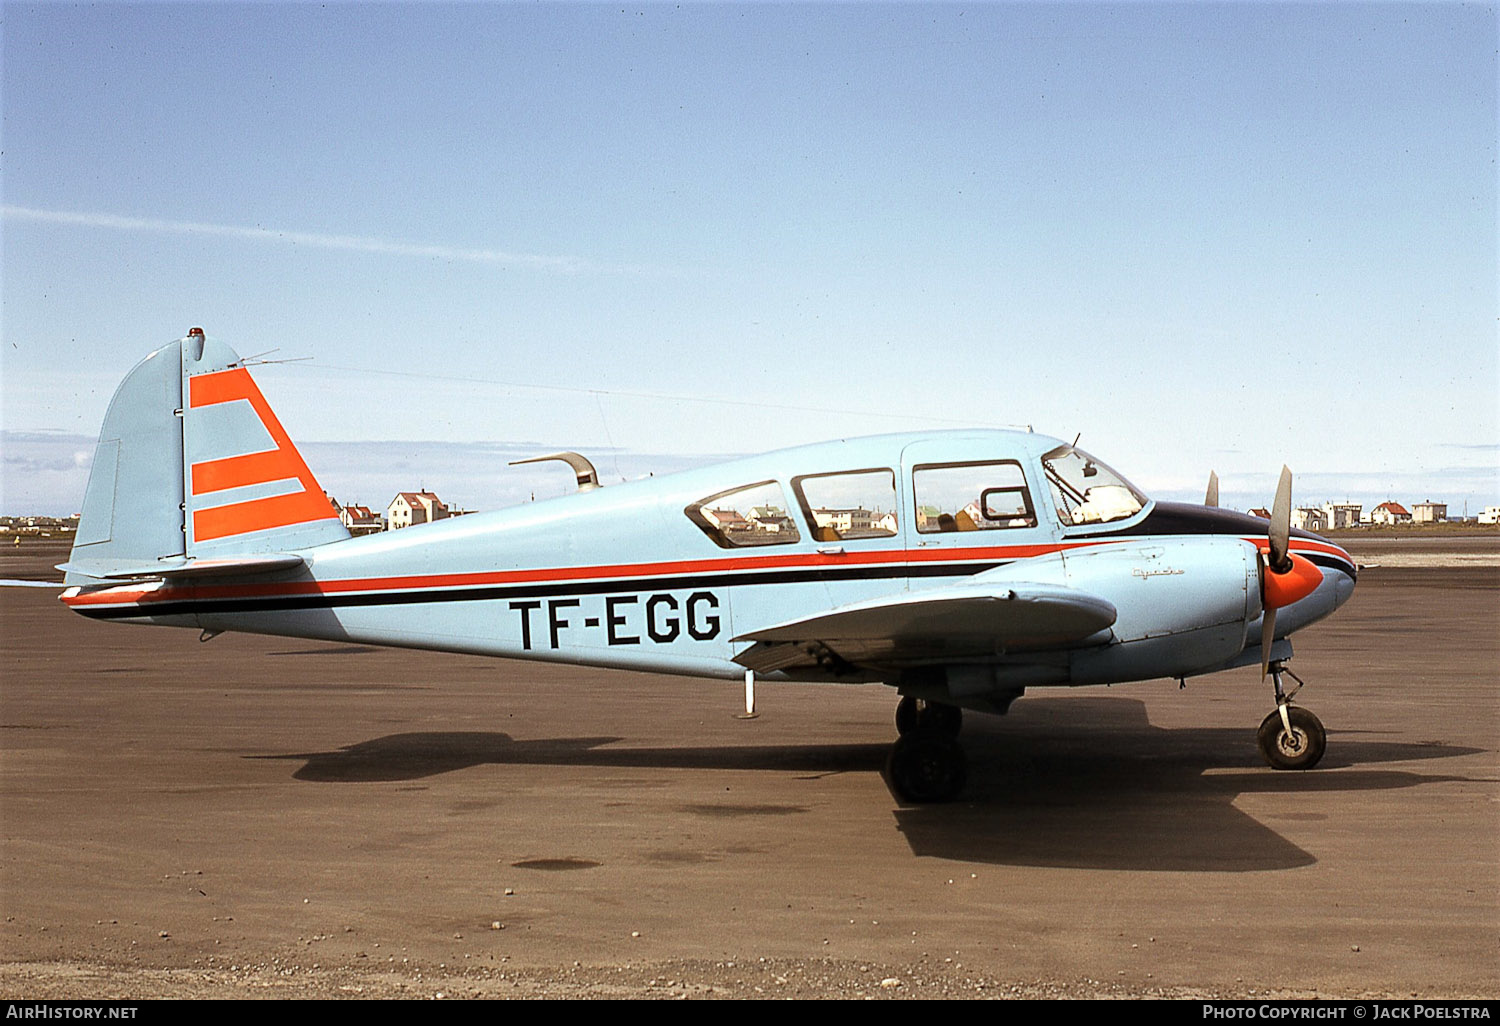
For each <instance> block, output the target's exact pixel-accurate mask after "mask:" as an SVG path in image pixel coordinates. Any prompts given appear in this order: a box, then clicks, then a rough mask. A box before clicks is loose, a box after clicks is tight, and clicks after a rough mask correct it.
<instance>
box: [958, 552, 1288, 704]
mask: <svg viewBox="0 0 1500 1026" xmlns="http://www.w3.org/2000/svg"><path fill="white" fill-rule="evenodd" d="M990 575H993V577H994V578H998V579H1005V578H1006V577H1010V578H1013V579H1015V580H1018V581H1019V580H1023V579H1024V580H1028V581H1037V582H1039V583H1055V584H1065V585H1067V586H1069V587H1072V588H1077V589H1078V590H1079V591H1084V592H1088V593H1089V594H1091V595H1097V596H1099V597H1100V598H1104V599H1108V600H1109V601H1110V602H1112V603H1114V606H1115V608H1116V609H1117V610H1119V619H1118V620H1116V621H1115V624H1114V626H1113V627H1111V628H1110V630H1109V632H1108V637H1104V636H1102V635H1101V636H1100V637H1099V638H1096V639H1091V640H1093V641H1095V642H1102V643H1095V644H1090V645H1086V646H1085V647H1082V648H1079V649H1077V650H1074V651H1073V652H1071V653H1069V660H1068V661H1069V671H1068V681H1069V683H1072V684H1105V683H1113V682H1119V681H1127V680H1150V679H1152V678H1155V677H1179V676H1188V675H1191V674H1194V673H1200V672H1203V671H1205V670H1209V669H1213V668H1216V667H1219V666H1222V665H1224V664H1225V663H1227V662H1228V661H1229V660H1231V659H1233V658H1234V657H1235V656H1237V655H1239V654H1240V653H1241V652H1243V651H1244V649H1245V646H1246V643H1247V641H1248V640H1249V639H1250V625H1251V624H1253V623H1255V622H1256V621H1257V620H1258V619H1259V618H1260V615H1261V595H1260V556H1259V554H1258V552H1257V550H1256V548H1255V546H1254V545H1252V544H1250V543H1249V542H1246V541H1243V540H1242V539H1239V538H1234V537H1231V536H1228V535H1203V536H1198V537H1186V538H1176V539H1159V540H1152V541H1140V542H1135V541H1131V542H1108V543H1105V544H1098V545H1083V546H1079V547H1077V548H1072V549H1066V550H1064V551H1063V552H1060V553H1058V554H1057V555H1055V556H1051V557H1047V558H1042V559H1029V560H1026V561H1024V562H1022V563H1016V564H1011V565H1010V566H1007V567H1003V568H1000V569H997V570H993V571H991V572H990ZM990 575H986V576H990Z"/></svg>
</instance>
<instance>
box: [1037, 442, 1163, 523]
mask: <svg viewBox="0 0 1500 1026" xmlns="http://www.w3.org/2000/svg"><path fill="white" fill-rule="evenodd" d="M1042 467H1043V468H1044V469H1045V470H1046V471H1047V483H1048V484H1049V485H1051V486H1052V502H1053V505H1055V506H1056V507H1057V517H1058V519H1059V520H1061V521H1062V523H1063V525H1064V526H1073V525H1076V524H1104V523H1108V522H1109V521H1111V520H1124V519H1125V518H1126V517H1132V516H1135V514H1137V513H1139V512H1140V511H1141V509H1142V508H1143V507H1144V506H1145V505H1146V501H1147V500H1146V496H1144V495H1143V494H1141V492H1140V490H1139V489H1138V488H1136V487H1135V485H1133V484H1131V483H1130V482H1129V481H1127V480H1125V479H1124V478H1123V477H1121V476H1120V475H1119V474H1117V473H1115V472H1114V471H1113V470H1111V469H1110V468H1109V467H1108V466H1106V465H1105V464H1103V463H1100V462H1099V461H1098V460H1096V459H1094V457H1092V456H1090V455H1089V454H1088V453H1086V452H1084V451H1083V450H1082V449H1075V448H1073V446H1071V445H1060V446H1058V447H1057V448H1056V449H1053V450H1052V451H1051V452H1049V453H1047V454H1046V455H1045V456H1043V457H1042Z"/></svg>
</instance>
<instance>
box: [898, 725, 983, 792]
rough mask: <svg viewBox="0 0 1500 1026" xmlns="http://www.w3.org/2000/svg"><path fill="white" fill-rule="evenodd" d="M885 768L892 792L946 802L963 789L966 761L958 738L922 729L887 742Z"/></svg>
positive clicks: (966, 774)
mask: <svg viewBox="0 0 1500 1026" xmlns="http://www.w3.org/2000/svg"><path fill="white" fill-rule="evenodd" d="M886 772H887V773H889V774H890V779H891V786H892V787H894V788H895V789H896V794H897V795H899V796H900V797H901V798H903V799H904V800H906V801H909V802H915V803H918V804H927V803H931V802H946V801H949V800H951V799H952V798H953V797H955V796H956V795H957V794H958V792H959V791H961V790H962V789H963V786H964V781H965V780H966V779H967V778H968V761H967V760H966V759H965V758H964V750H963V749H962V748H961V747H959V744H958V742H956V741H954V740H953V739H952V738H947V737H943V736H941V735H939V734H934V733H931V732H930V731H925V730H922V731H917V732H916V733H914V734H908V735H906V736H905V737H902V738H900V739H898V740H897V741H896V743H895V744H894V745H892V746H891V754H890V758H889V759H888V760H887V761H886Z"/></svg>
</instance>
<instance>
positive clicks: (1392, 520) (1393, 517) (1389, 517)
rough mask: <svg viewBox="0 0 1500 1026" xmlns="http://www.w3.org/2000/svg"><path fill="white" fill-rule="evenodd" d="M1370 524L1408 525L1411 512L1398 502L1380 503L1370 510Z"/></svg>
mask: <svg viewBox="0 0 1500 1026" xmlns="http://www.w3.org/2000/svg"><path fill="white" fill-rule="evenodd" d="M1370 523H1372V524H1409V523H1411V512H1410V511H1409V510H1407V508H1406V507H1405V506H1403V505H1401V503H1399V502H1382V503H1381V504H1380V505H1379V506H1376V507H1375V508H1374V509H1372V510H1370Z"/></svg>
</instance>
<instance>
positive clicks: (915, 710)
mask: <svg viewBox="0 0 1500 1026" xmlns="http://www.w3.org/2000/svg"><path fill="white" fill-rule="evenodd" d="M963 725H964V711H963V710H962V709H960V708H959V707H958V706H956V705H944V704H943V703H942V702H926V701H923V700H922V699H919V698H913V697H911V696H910V695H907V696H906V697H905V698H903V699H901V701H900V702H899V703H898V704H897V705H896V733H898V734H900V735H901V736H902V737H906V736H907V735H908V734H915V733H916V732H917V731H919V730H922V731H931V732H932V733H935V734H938V735H939V736H941V737H945V738H948V739H949V740H952V739H953V738H956V737H958V732H959V731H960V730H962V729H963Z"/></svg>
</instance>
